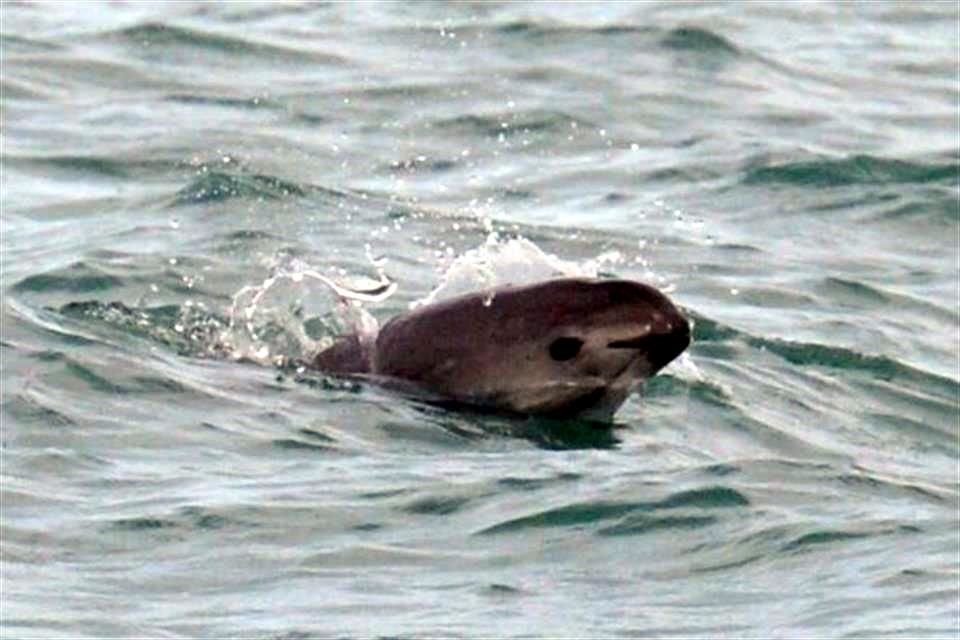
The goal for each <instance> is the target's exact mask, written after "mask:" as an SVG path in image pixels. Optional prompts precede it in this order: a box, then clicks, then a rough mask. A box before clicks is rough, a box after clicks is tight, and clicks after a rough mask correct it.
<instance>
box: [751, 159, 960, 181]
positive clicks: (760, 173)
mask: <svg viewBox="0 0 960 640" xmlns="http://www.w3.org/2000/svg"><path fill="white" fill-rule="evenodd" d="M958 176H960V164H958V163H956V162H949V163H947V162H942V163H933V162H919V161H907V160H898V159H891V158H883V157H878V156H872V155H865V154H862V155H853V156H849V157H846V158H817V159H813V160H798V161H790V162H784V163H779V164H761V163H755V164H752V165H748V166H747V168H746V170H745V173H744V174H743V176H742V177H741V180H740V181H741V183H742V184H745V185H778V184H782V185H794V186H800V187H839V186H847V185H857V184H868V185H882V184H926V183H933V182H943V183H949V184H953V185H955V184H956V183H957V179H958Z"/></svg>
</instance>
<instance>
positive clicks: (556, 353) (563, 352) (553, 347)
mask: <svg viewBox="0 0 960 640" xmlns="http://www.w3.org/2000/svg"><path fill="white" fill-rule="evenodd" d="M582 346H583V340H581V339H580V338H557V339H556V340H554V341H553V342H551V343H550V357H551V358H553V359H554V360H556V361H558V362H563V361H564V360H571V359H573V358H576V357H577V354H578V353H580V347H582Z"/></svg>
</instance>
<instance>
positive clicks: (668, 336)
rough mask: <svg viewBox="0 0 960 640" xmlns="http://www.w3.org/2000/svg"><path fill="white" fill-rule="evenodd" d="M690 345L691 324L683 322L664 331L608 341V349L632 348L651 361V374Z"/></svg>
mask: <svg viewBox="0 0 960 640" xmlns="http://www.w3.org/2000/svg"><path fill="white" fill-rule="evenodd" d="M689 346H690V325H689V324H687V322H685V321H684V322H682V323H680V324H678V325H676V326H675V327H673V328H672V330H670V331H667V332H663V333H654V332H647V333H643V334H641V335H637V336H635V337H632V338H624V339H622V340H614V341H612V342H608V343H607V348H608V349H632V350H634V351H637V352H639V353H640V354H641V355H643V356H644V357H645V358H646V359H647V361H648V362H650V365H651V367H652V368H653V370H652V371H651V375H652V374H653V373H656V372H657V371H659V370H660V369H662V368H663V367H665V366H667V365H668V364H669V363H670V362H672V361H673V359H674V358H676V357H677V356H679V355H680V354H681V353H683V351H684V349H686V348H687V347H689Z"/></svg>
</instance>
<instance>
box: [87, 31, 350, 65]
mask: <svg viewBox="0 0 960 640" xmlns="http://www.w3.org/2000/svg"><path fill="white" fill-rule="evenodd" d="M100 37H101V38H106V39H109V40H115V41H120V42H124V43H127V44H129V45H131V46H134V47H136V48H137V49H138V50H140V51H143V50H146V51H150V50H153V49H165V50H170V51H175V52H177V53H178V54H180V55H182V52H183V51H185V50H191V49H193V50H198V51H200V50H202V51H206V52H212V53H222V54H227V55H229V56H230V57H231V58H234V57H238V56H242V57H246V58H250V59H254V60H259V61H263V62H283V61H285V62H289V63H299V64H304V63H309V64H327V65H343V64H346V60H345V59H344V58H342V57H341V56H337V55H333V54H329V53H319V52H315V51H309V50H306V49H304V48H293V47H289V46H284V45H277V44H272V43H267V42H262V41H257V40H253V39H250V38H246V37H245V38H241V37H238V36H233V35H225V34H221V33H215V32H212V31H202V30H199V29H193V28H188V27H183V26H176V25H171V24H164V23H161V22H145V23H142V24H138V25H134V26H131V27H127V28H124V29H120V30H117V31H112V32H108V33H105V34H101V35H100Z"/></svg>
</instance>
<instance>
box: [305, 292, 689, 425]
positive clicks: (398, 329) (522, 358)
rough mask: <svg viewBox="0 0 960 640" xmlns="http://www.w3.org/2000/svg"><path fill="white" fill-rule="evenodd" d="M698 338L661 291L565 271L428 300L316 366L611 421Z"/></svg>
mask: <svg viewBox="0 0 960 640" xmlns="http://www.w3.org/2000/svg"><path fill="white" fill-rule="evenodd" d="M689 344H690V325H689V323H688V322H687V320H686V319H685V318H684V317H683V315H682V314H681V313H680V311H679V310H678V309H677V307H676V306H674V304H673V303H672V302H671V301H670V300H669V299H668V298H667V297H666V296H665V295H664V294H662V293H660V292H659V291H658V290H657V289H655V288H653V287H651V286H649V285H646V284H642V283H639V282H633V281H630V280H595V279H588V278H559V279H555V280H549V281H546V282H539V283H536V284H531V285H523V286H506V287H501V288H497V289H493V290H489V291H481V292H477V293H472V294H468V295H464V296H460V297H457V298H451V299H448V300H443V301H440V302H437V303H434V304H430V305H426V306H423V307H420V308H418V309H415V310H414V311H410V312H408V313H404V314H401V315H399V316H397V317H395V318H393V319H392V320H390V321H389V322H388V323H387V324H386V325H384V327H383V328H382V329H381V330H380V333H379V334H378V335H377V336H376V339H375V340H373V339H371V340H369V341H362V340H360V339H358V338H357V336H348V337H345V338H341V339H340V340H339V341H338V342H337V343H335V344H334V345H333V346H332V347H330V348H329V349H326V350H324V351H322V352H320V353H319V354H317V356H316V357H315V358H314V360H313V363H312V365H313V368H315V369H318V370H320V371H324V372H328V373H332V374H339V375H363V376H372V377H374V378H376V379H379V380H381V381H388V382H389V381H394V382H396V381H400V384H399V385H397V386H400V387H401V388H404V389H407V390H410V391H414V392H419V393H423V394H424V395H426V396H428V397H433V398H442V399H446V400H452V401H454V402H456V403H463V404H467V405H474V406H479V407H484V408H493V409H497V410H505V411H508V412H514V413H522V414H531V415H544V416H554V417H564V418H570V417H583V418H590V419H601V420H608V419H610V418H611V417H612V416H613V414H614V413H615V412H616V410H617V409H618V408H619V407H620V405H621V404H623V402H624V400H626V398H627V396H628V395H629V394H630V392H631V391H633V390H634V389H635V388H637V387H638V386H639V385H641V384H642V383H643V382H644V381H645V380H647V379H648V378H650V377H651V376H653V375H654V374H656V373H657V372H658V371H659V370H660V369H662V368H663V367H665V366H666V365H667V364H668V363H669V362H670V361H672V360H673V359H674V358H676V357H677V356H679V355H680V354H681V353H682V352H683V350H684V349H686V348H687V346H688V345H689Z"/></svg>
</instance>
